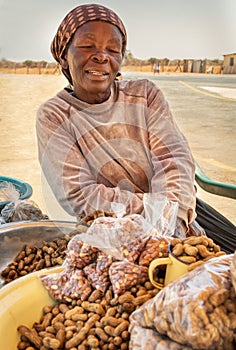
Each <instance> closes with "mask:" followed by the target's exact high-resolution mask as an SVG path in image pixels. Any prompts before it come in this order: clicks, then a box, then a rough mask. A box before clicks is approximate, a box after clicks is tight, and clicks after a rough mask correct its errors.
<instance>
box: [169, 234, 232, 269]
mask: <svg viewBox="0 0 236 350" xmlns="http://www.w3.org/2000/svg"><path fill="white" fill-rule="evenodd" d="M171 251H172V253H173V255H174V256H176V257H177V258H178V259H179V260H181V261H183V262H185V263H187V264H189V266H188V271H191V270H193V269H195V268H196V267H198V266H200V265H202V264H203V263H204V262H206V261H207V260H209V259H211V258H216V257H218V256H221V255H225V254H226V253H225V252H223V251H222V250H221V248H220V246H219V245H217V244H215V243H214V241H213V240H212V239H211V238H209V237H206V236H197V237H196V236H191V237H188V238H185V239H183V240H180V239H179V238H174V239H172V241H171Z"/></svg>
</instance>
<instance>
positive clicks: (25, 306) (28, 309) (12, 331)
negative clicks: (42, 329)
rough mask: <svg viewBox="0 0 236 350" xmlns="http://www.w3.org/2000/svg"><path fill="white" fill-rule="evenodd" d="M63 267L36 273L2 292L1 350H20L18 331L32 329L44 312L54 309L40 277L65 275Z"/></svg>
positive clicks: (0, 314)
mask: <svg viewBox="0 0 236 350" xmlns="http://www.w3.org/2000/svg"><path fill="white" fill-rule="evenodd" d="M62 269H63V268H62V267H61V266H57V267H53V268H50V269H43V270H40V271H37V272H32V273H30V274H28V275H26V276H24V277H21V278H19V279H17V280H15V281H13V282H10V283H9V284H7V285H6V286H4V287H3V288H2V289H1V290H0V349H1V350H3V349H4V350H16V349H17V344H18V342H19V340H20V337H19V333H18V331H17V327H18V326H20V325H25V326H28V327H32V325H33V323H34V322H36V321H39V319H40V316H41V313H42V308H43V307H44V306H45V305H53V304H55V301H54V300H53V299H51V298H50V296H49V294H48V292H47V290H46V289H45V287H44V286H43V284H42V282H41V280H40V278H39V276H41V275H45V274H51V273H59V272H61V271H62Z"/></svg>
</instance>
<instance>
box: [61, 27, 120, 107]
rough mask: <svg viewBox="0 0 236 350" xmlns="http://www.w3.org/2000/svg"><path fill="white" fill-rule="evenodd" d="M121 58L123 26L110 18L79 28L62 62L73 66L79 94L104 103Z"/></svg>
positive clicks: (72, 74) (73, 77)
mask: <svg viewBox="0 0 236 350" xmlns="http://www.w3.org/2000/svg"><path fill="white" fill-rule="evenodd" d="M121 62H122V34H121V33H120V31H119V29H118V28H117V27H116V26H114V25H112V24H110V23H107V22H101V21H91V22H87V23H85V24H84V25H82V26H81V27H79V28H78V29H77V31H76V32H75V34H74V36H73V39H72V41H71V44H70V45H69V48H68V50H67V53H66V55H65V57H64V59H62V63H61V65H62V67H63V68H67V67H68V68H69V71H70V75H71V78H72V82H73V87H74V93H75V96H76V97H78V98H79V99H81V100H83V101H85V102H88V103H101V102H103V101H105V100H107V99H108V98H109V96H110V92H111V85H112V83H113V81H114V79H115V77H116V75H117V73H118V71H119V68H120V65H121Z"/></svg>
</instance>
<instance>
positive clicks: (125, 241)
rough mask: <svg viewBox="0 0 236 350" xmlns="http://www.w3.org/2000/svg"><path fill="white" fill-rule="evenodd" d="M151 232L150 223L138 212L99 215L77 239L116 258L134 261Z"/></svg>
mask: <svg viewBox="0 0 236 350" xmlns="http://www.w3.org/2000/svg"><path fill="white" fill-rule="evenodd" d="M152 232H153V229H152V227H151V225H150V224H149V223H148V222H147V221H146V220H145V219H144V217H143V216H141V215H138V214H132V215H127V216H125V217H117V218H113V217H100V218H97V219H96V220H94V222H93V224H92V225H91V227H90V228H89V229H88V230H87V232H86V233H82V234H80V235H79V239H80V240H82V241H83V242H85V243H87V244H88V245H93V246H96V248H98V249H99V250H101V251H103V252H104V253H105V254H107V255H112V256H113V257H114V258H115V259H117V260H128V261H130V262H133V263H134V262H135V261H136V260H137V259H138V257H139V255H140V253H141V251H142V250H143V248H144V245H145V242H146V240H147V239H148V238H149V237H150V236H151V234H152Z"/></svg>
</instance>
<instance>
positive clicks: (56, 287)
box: [40, 268, 92, 303]
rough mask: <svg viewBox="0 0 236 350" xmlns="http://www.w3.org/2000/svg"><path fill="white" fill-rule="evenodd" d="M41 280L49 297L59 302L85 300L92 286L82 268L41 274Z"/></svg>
mask: <svg viewBox="0 0 236 350" xmlns="http://www.w3.org/2000/svg"><path fill="white" fill-rule="evenodd" d="M40 278H41V281H42V283H43V285H44V286H45V288H46V289H47V290H48V291H49V294H50V295H51V297H52V298H53V299H54V300H56V301H59V302H65V303H66V302H71V301H72V300H73V299H80V300H82V301H83V300H86V299H87V297H88V296H89V295H90V294H91V292H92V288H91V285H90V283H89V282H88V280H87V278H86V277H85V275H84V273H83V271H82V270H78V269H73V268H66V269H65V270H63V271H62V272H60V273H59V274H52V275H50V276H49V275H45V276H44V275H42V276H41V277H40Z"/></svg>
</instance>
